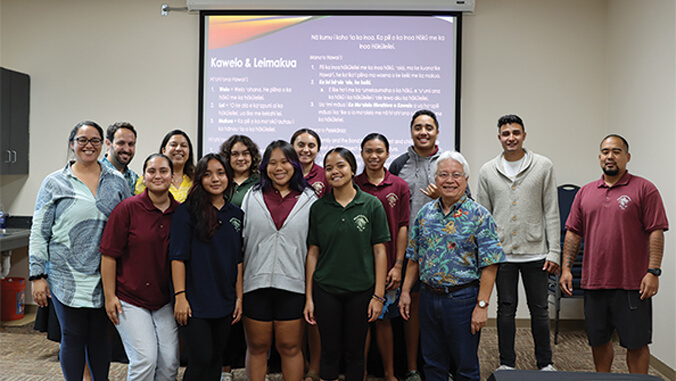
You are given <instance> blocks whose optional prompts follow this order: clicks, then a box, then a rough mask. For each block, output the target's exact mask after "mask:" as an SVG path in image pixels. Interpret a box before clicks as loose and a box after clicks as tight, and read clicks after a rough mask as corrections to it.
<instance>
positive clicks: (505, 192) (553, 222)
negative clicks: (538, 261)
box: [477, 149, 561, 264]
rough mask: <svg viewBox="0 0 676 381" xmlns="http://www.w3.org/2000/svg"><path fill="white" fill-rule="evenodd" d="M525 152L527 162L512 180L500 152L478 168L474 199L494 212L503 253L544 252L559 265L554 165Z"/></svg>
mask: <svg viewBox="0 0 676 381" xmlns="http://www.w3.org/2000/svg"><path fill="white" fill-rule="evenodd" d="M524 150H525V149H524ZM525 151H526V152H527V153H528V155H527V159H526V162H525V163H524V164H523V165H522V168H521V169H520V170H519V173H517V175H516V176H515V177H514V180H512V179H510V178H509V176H507V174H506V173H505V170H504V167H503V164H502V155H503V154H502V153H501V154H500V155H498V157H496V158H495V159H493V160H491V161H489V162H487V163H486V164H484V165H483V167H481V170H480V171H479V188H478V190H477V201H478V202H479V203H480V204H481V205H483V206H484V207H486V209H488V211H489V212H491V214H493V217H494V218H495V222H496V223H497V225H498V236H499V237H500V242H501V243H502V246H503V249H504V250H505V254H512V255H519V254H544V253H546V254H547V258H546V259H547V260H548V261H551V262H554V263H557V264H558V263H559V262H560V256H561V222H560V220H559V200H558V190H557V188H556V178H555V177H554V166H553V164H552V162H551V160H549V159H548V158H546V157H544V156H542V155H538V154H536V153H534V152H532V151H528V150H525Z"/></svg>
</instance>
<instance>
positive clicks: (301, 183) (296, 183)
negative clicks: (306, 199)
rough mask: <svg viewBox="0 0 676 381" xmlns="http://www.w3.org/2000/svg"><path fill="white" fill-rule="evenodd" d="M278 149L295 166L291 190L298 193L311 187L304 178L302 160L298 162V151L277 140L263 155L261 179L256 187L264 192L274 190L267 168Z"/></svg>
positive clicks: (285, 142) (288, 144)
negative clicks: (273, 153) (273, 152)
mask: <svg viewBox="0 0 676 381" xmlns="http://www.w3.org/2000/svg"><path fill="white" fill-rule="evenodd" d="M276 148H279V149H280V150H281V151H282V153H283V154H284V156H286V159H287V160H289V162H290V163H291V165H292V166H293V176H291V180H290V181H289V188H291V189H293V190H295V191H298V192H303V191H304V190H305V188H308V187H310V185H309V184H308V182H307V180H305V177H303V169H302V168H303V167H302V166H301V164H300V160H298V154H297V153H296V150H295V149H294V148H293V146H292V145H291V144H290V143H289V142H287V141H286V140H275V141H273V142H272V143H270V144H268V146H267V148H265V153H263V160H262V161H261V166H260V173H261V179H260V182H259V183H258V184H257V185H256V187H257V188H261V189H263V190H268V189H270V188H272V179H270V176H268V170H267V167H268V164H269V163H270V156H272V151H274V150H275V149H276Z"/></svg>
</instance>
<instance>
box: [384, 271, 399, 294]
mask: <svg viewBox="0 0 676 381" xmlns="http://www.w3.org/2000/svg"><path fill="white" fill-rule="evenodd" d="M386 282H387V283H385V284H386V286H385V290H386V291H391V290H396V289H398V288H399V286H401V265H394V266H393V267H392V269H390V271H389V272H388V273H387V280H386Z"/></svg>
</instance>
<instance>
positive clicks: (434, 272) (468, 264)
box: [406, 196, 506, 287]
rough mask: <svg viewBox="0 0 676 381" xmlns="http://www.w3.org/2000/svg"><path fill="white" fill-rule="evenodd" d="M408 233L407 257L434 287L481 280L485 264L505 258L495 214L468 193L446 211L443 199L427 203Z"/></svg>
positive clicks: (491, 263) (502, 260)
mask: <svg viewBox="0 0 676 381" xmlns="http://www.w3.org/2000/svg"><path fill="white" fill-rule="evenodd" d="M409 237H410V238H409V242H408V247H407V248H406V257H407V258H409V259H411V260H415V261H417V262H418V266H419V270H420V280H421V281H422V282H423V283H425V284H426V285H429V286H432V287H453V286H460V285H463V284H466V283H469V282H472V281H475V280H478V279H480V278H481V269H482V268H483V267H486V266H490V265H494V264H498V263H501V262H505V261H506V259H505V254H504V252H503V250H502V246H501V245H500V240H499V239H498V234H497V228H496V225H495V221H494V220H493V217H492V216H491V214H490V213H489V212H488V211H487V210H486V208H484V207H483V206H481V205H479V204H477V203H476V202H474V201H473V200H471V199H469V198H467V196H463V197H462V198H461V199H460V200H459V201H458V202H456V203H455V204H454V205H453V206H451V209H450V211H449V212H448V214H446V215H444V211H443V205H442V202H441V199H438V200H434V201H432V202H429V203H427V204H425V205H424V206H423V207H422V209H421V210H420V212H419V213H418V215H417V216H416V218H415V220H414V221H413V224H412V227H411V234H410V235H409Z"/></svg>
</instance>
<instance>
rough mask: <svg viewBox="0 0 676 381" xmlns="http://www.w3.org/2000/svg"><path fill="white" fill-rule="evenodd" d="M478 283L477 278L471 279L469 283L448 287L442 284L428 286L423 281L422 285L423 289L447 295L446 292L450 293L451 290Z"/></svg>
mask: <svg viewBox="0 0 676 381" xmlns="http://www.w3.org/2000/svg"><path fill="white" fill-rule="evenodd" d="M478 285H479V280H478V279H476V280H473V281H471V282H469V283H465V284H461V285H459V286H450V287H444V286H442V287H433V286H430V285H429V284H427V283H423V286H425V289H426V290H428V291H429V292H431V293H433V294H441V295H447V294H450V293H452V292H455V291H459V290H462V289H463V288H467V287H472V286H478Z"/></svg>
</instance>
